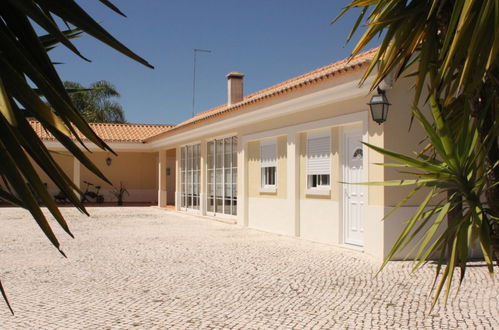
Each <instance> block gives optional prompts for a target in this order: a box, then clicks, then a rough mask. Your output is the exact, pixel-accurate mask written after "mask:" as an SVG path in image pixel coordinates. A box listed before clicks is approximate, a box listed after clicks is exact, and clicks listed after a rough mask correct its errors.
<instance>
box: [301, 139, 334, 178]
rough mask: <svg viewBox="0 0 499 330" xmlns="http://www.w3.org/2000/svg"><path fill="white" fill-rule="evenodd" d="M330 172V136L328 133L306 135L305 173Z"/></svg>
mask: <svg viewBox="0 0 499 330" xmlns="http://www.w3.org/2000/svg"><path fill="white" fill-rule="evenodd" d="M330 173H331V137H330V135H329V133H322V134H309V135H308V136H307V174H308V175H314V174H319V175H320V174H330Z"/></svg>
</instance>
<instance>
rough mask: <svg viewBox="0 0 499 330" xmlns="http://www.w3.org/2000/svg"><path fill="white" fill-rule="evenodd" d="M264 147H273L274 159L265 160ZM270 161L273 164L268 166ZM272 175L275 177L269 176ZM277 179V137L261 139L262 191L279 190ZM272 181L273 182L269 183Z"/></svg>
mask: <svg viewBox="0 0 499 330" xmlns="http://www.w3.org/2000/svg"><path fill="white" fill-rule="evenodd" d="M262 147H273V155H272V156H273V159H272V160H271V161H268V162H263V158H262ZM268 163H271V164H270V165H273V166H266V165H269V164H268ZM271 169H273V170H271ZM270 175H272V176H273V178H271V177H269V176H270ZM272 179H273V180H272ZM277 179H278V162H277V138H271V139H266V140H263V141H260V192H263V193H275V192H276V191H277ZM272 181H273V184H271V183H268V182H272Z"/></svg>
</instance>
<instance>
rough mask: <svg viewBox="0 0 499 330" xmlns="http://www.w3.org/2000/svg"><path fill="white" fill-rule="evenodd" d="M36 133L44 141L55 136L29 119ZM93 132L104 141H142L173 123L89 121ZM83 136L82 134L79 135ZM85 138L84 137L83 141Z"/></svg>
mask: <svg viewBox="0 0 499 330" xmlns="http://www.w3.org/2000/svg"><path fill="white" fill-rule="evenodd" d="M30 124H31V127H33V129H34V131H35V132H36V134H37V135H38V136H39V137H40V138H41V139H42V140H45V141H55V138H54V137H53V136H52V134H50V133H49V132H48V131H46V130H45V129H44V128H43V126H42V125H41V124H40V122H38V121H34V120H32V121H30ZM89 124H90V127H92V129H93V130H94V131H95V133H96V134H97V135H98V136H99V137H100V138H101V139H103V140H104V141H105V142H128V143H137V142H143V141H144V140H145V139H147V138H148V137H151V136H154V135H157V134H159V133H162V132H164V131H166V130H168V129H170V128H172V127H173V125H152V124H117V123H89ZM80 136H81V137H83V136H82V135H80ZM86 140H87V139H86V138H84V139H83V141H86Z"/></svg>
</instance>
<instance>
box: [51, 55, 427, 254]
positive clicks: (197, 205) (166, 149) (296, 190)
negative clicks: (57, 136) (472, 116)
mask: <svg viewBox="0 0 499 330" xmlns="http://www.w3.org/2000/svg"><path fill="white" fill-rule="evenodd" d="M375 51H376V50H371V51H367V52H365V53H362V54H359V55H358V56H356V57H355V58H354V59H352V60H351V61H348V60H347V59H345V60H341V61H338V62H336V63H333V64H331V65H328V66H325V67H322V68H319V69H316V70H314V71H311V72H309V73H306V74H304V75H302V76H299V77H296V78H293V79H290V80H287V81H284V82H282V83H279V84H277V85H275V86H272V87H269V88H267V89H264V90H261V91H258V92H256V93H254V94H251V95H248V96H244V93H243V80H244V75H243V74H241V73H238V72H232V73H229V74H228V75H227V81H228V100H227V103H226V104H225V105H222V106H219V107H216V108H213V109H211V110H208V111H205V112H202V113H200V114H198V115H196V116H194V117H193V118H190V119H189V120H187V121H185V122H182V123H180V124H178V125H175V126H172V127H163V128H160V127H159V126H158V127H155V128H154V130H156V129H157V131H155V132H156V134H152V133H153V129H152V128H151V127H147V128H144V132H146V131H147V133H144V134H142V133H141V134H142V135H141V134H138V133H137V135H133V136H134V137H136V140H134V141H130V142H126V143H125V141H122V140H120V139H124V137H125V136H127V134H129V133H128V131H126V129H123V131H120V133H117V134H118V135H119V134H124V135H122V137H120V138H118V141H117V142H115V143H114V142H113V143H110V145H111V147H112V148H113V149H114V150H115V151H117V152H118V153H119V154H120V156H119V157H118V158H116V160H115V159H113V163H112V165H111V166H110V167H107V168H106V165H103V162H104V160H105V159H106V157H108V156H109V155H107V154H105V153H100V154H99V153H98V152H96V155H95V156H92V157H94V158H93V159H94V160H96V161H97V163H98V165H99V166H100V167H101V168H102V169H103V170H104V174H106V175H107V174H109V175H110V179H111V180H113V181H114V182H116V181H117V180H118V178H121V177H122V176H121V174H120V175H118V174H116V173H115V172H114V170H112V171H106V169H111V168H112V167H113V166H116V169H117V168H118V167H119V168H120V170H119V171H118V172H120V173H122V174H124V175H126V176H127V177H128V178H132V177H134V176H140V177H142V176H143V177H144V179H142V178H141V179H137V186H135V185H134V186H133V188H132V185H131V184H129V185H130V186H127V187H128V188H129V190H130V188H132V190H134V192H135V191H136V194H135V196H141V198H143V199H147V198H150V201H155V200H157V202H158V205H159V206H160V207H165V206H168V205H172V206H174V207H175V209H176V210H177V211H182V212H188V213H193V214H198V215H201V216H209V217H217V218H224V219H227V221H232V222H234V223H237V224H238V225H241V226H247V227H249V228H254V229H259V230H263V231H268V232H272V233H277V234H282V235H288V236H295V237H301V238H303V239H307V240H312V241H316V242H322V243H327V244H337V245H341V246H344V247H347V248H351V249H356V250H361V251H364V252H365V253H368V254H370V255H373V256H375V257H377V258H383V257H384V256H386V255H387V253H388V251H389V249H390V247H391V245H392V244H393V242H394V241H395V239H396V238H397V236H398V234H399V233H400V231H401V229H402V227H403V220H405V219H406V218H407V217H408V215H410V214H411V213H412V212H414V209H415V208H416V207H417V206H418V199H417V198H416V199H415V201H414V204H412V206H406V207H403V208H401V209H400V210H399V211H397V212H396V213H395V214H394V215H393V216H391V217H390V220H387V221H380V220H381V219H382V218H383V217H384V216H385V215H386V214H387V213H388V212H389V211H390V210H391V208H392V207H393V206H394V205H396V204H397V203H398V201H399V200H400V198H401V196H405V193H406V192H407V190H406V189H404V188H393V187H381V186H369V187H368V186H363V185H348V184H342V183H341V182H367V181H384V180H387V179H395V178H399V174H398V173H397V172H396V171H395V170H393V169H392V168H385V167H382V166H379V165H376V164H375V163H383V162H384V161H385V160H384V157H383V156H381V155H380V154H377V153H376V152H374V151H372V150H370V149H368V148H367V147H366V146H365V145H363V144H362V143H361V142H368V143H371V144H375V145H377V146H380V147H384V148H388V149H392V150H395V151H398V152H406V153H409V152H412V151H413V150H418V149H419V148H420V147H421V146H420V145H419V143H420V141H421V140H423V138H424V136H425V135H424V133H423V132H422V131H421V130H419V129H418V127H413V128H412V129H411V130H410V131H409V123H410V120H411V113H410V107H411V102H412V95H411V86H412V83H413V80H411V79H412V78H407V79H402V80H399V81H397V83H396V84H395V85H393V86H391V84H390V83H389V82H385V83H384V89H385V90H386V96H387V98H388V99H389V101H390V103H391V104H392V105H391V108H390V113H389V115H388V121H387V122H386V123H385V124H383V125H378V124H377V123H376V122H374V121H373V120H372V119H371V118H370V113H369V106H368V105H367V102H369V100H370V98H371V95H372V92H370V83H371V82H372V77H370V78H368V79H367V81H366V82H365V83H364V84H363V85H362V86H359V80H360V78H361V76H362V74H363V73H364V71H365V69H366V68H367V66H368V65H369V63H370V62H371V60H372V58H373V56H374V54H375ZM94 125H97V124H94ZM94 127H95V128H97V126H94ZM131 127H132V126H130V127H128V128H127V129H130V130H131V129H132V128H131ZM122 128H123V127H122ZM109 129H110V131H112V130H113V129H114V128H112V127H109ZM98 134H99V135H100V136H101V137H103V138H104V140H106V141H108V140H107V139H106V136H105V135H103V134H102V135H101V134H100V133H99V132H98ZM106 134H111V133H106ZM120 136H121V135H120ZM47 143H48V145H49V146H50V143H49V142H47ZM128 154H130V156H128ZM131 155H133V157H135V158H134V159H135V163H134V164H135V165H133V168H132V165H131V163H130V162H128V161H126V162H125V163H126V164H125V165H124V167H123V168H121V167H120V166H121V165H120V164H119V163H118V162H119V160H118V159H119V158H120V157H123V158H127V157H132V156H131ZM109 157H111V156H109ZM66 163H67V165H66V166H67V168H68V171H69V173H71V171H70V170H71V162H70V161H68V160H66ZM132 163H133V162H132ZM139 163H140V164H142V165H139ZM73 166H76V165H73ZM140 168H142V170H141V169H140ZM76 172H77V171H73V176H74V177H75V179H78V178H79V182H80V183H81V182H82V180H83V177H86V174H84V171H83V170H80V172H79V173H80V174H77V173H76ZM153 179H157V182H156V185H155V186H154V187H155V189H157V195H156V196H157V197H156V198H153V196H152V184H151V183H150V181H151V180H153ZM146 181H147V182H148V184H147V185H144V186H140V185H138V183H139V182H146Z"/></svg>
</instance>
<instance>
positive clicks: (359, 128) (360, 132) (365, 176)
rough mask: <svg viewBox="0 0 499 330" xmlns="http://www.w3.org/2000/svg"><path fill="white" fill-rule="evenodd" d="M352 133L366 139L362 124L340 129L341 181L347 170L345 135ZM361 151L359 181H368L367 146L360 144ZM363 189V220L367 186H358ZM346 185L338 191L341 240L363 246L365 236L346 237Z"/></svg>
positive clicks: (347, 151)
mask: <svg viewBox="0 0 499 330" xmlns="http://www.w3.org/2000/svg"><path fill="white" fill-rule="evenodd" d="M354 134H358V135H359V136H360V138H361V141H362V142H365V140H366V139H367V135H366V134H364V129H363V127H362V125H349V126H344V127H342V130H341V177H342V181H346V176H345V171H346V170H347V167H348V160H349V157H350V155H349V150H348V147H347V136H351V135H354ZM362 153H363V162H362V173H361V179H360V180H361V182H367V181H368V162H367V153H368V148H367V147H366V146H365V145H362ZM358 187H361V189H363V202H364V203H363V205H364V206H363V208H362V210H361V221H363V220H364V219H365V218H366V209H367V205H368V189H367V186H358ZM345 189H346V185H345V184H342V185H341V191H340V196H341V198H340V200H341V204H340V205H341V226H342V231H341V232H342V238H341V241H342V242H343V243H345V244H350V245H357V246H364V244H365V240H364V238H365V237H362V239H361V240H357V241H352V240H350V241H349V240H348V239H347V237H348V235H347V232H348V226H347V219H346V213H347V210H346V203H347V200H346V198H345V194H346V191H345Z"/></svg>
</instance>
